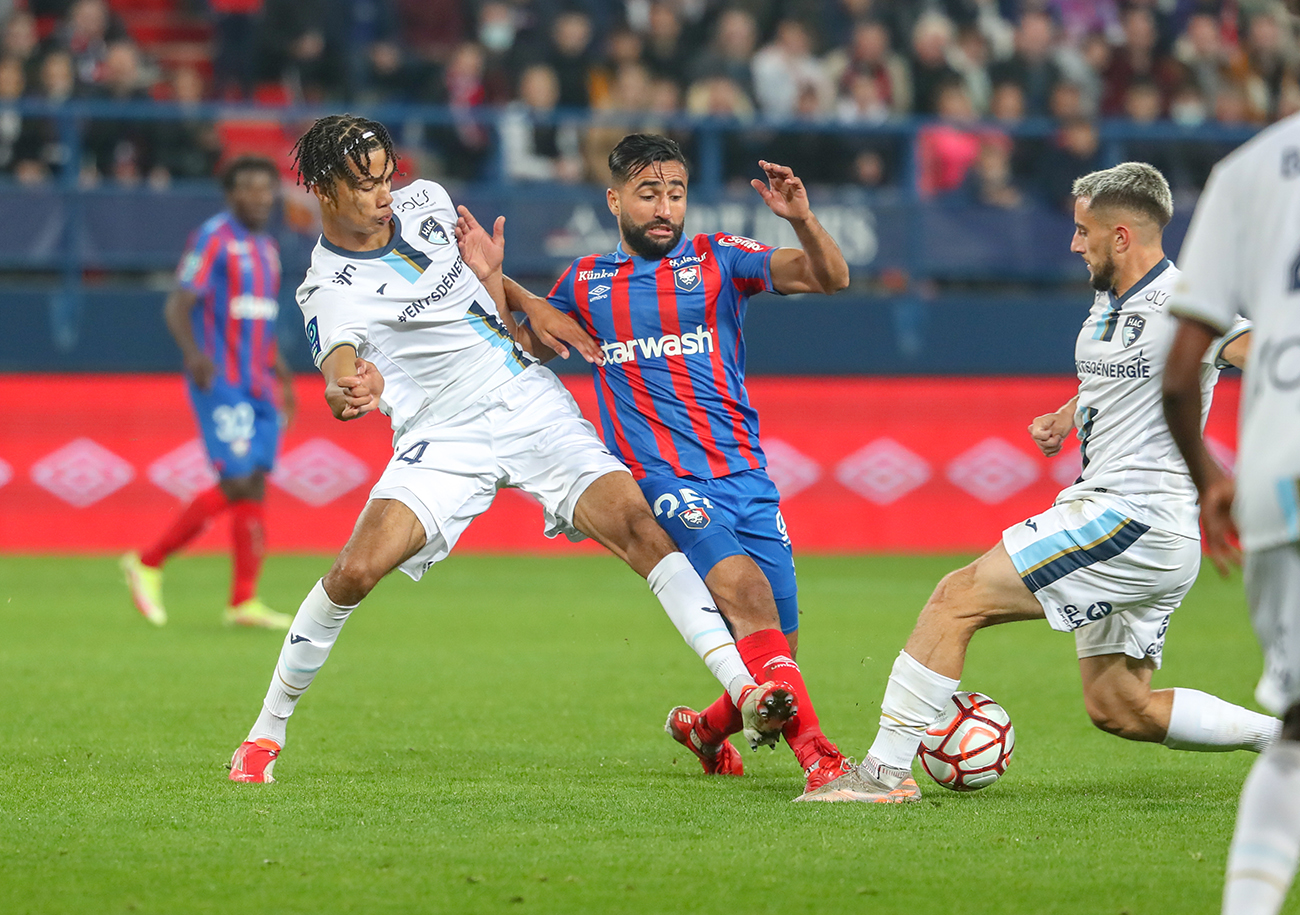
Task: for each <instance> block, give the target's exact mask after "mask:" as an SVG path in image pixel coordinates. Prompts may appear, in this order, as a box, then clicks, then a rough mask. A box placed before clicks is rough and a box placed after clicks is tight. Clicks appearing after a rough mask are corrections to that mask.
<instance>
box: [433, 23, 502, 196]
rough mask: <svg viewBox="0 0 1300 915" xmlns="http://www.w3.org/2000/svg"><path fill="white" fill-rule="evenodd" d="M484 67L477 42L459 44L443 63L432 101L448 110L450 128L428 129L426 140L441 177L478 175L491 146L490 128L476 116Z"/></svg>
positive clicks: (481, 97) (483, 92)
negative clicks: (438, 160) (436, 154)
mask: <svg viewBox="0 0 1300 915" xmlns="http://www.w3.org/2000/svg"><path fill="white" fill-rule="evenodd" d="M484 64H485V58H484V54H483V49H482V48H481V47H480V46H479V45H478V43H477V42H473V41H466V42H464V43H463V44H461V46H460V47H458V48H456V50H455V51H454V52H453V53H452V55H451V59H450V60H448V61H447V66H446V68H445V69H444V70H443V72H442V79H441V80H440V81H439V83H438V84H437V85H436V86H435V91H436V92H437V95H436V97H435V98H434V99H432V101H434V102H435V103H436V104H442V105H446V106H447V107H448V108H450V109H451V115H452V125H451V126H450V127H444V126H438V127H433V128H431V129H430V130H429V132H428V139H430V140H431V141H432V143H433V145H434V146H436V147H437V148H438V150H439V152H440V153H441V162H442V171H443V174H445V175H446V176H447V177H449V178H453V179H456V180H460V181H472V180H474V179H476V178H478V177H480V176H481V173H482V170H483V164H484V163H485V162H486V160H487V155H488V152H489V149H490V145H491V137H492V134H491V129H490V128H489V127H488V126H487V125H486V124H483V123H480V122H479V120H478V117H477V116H478V114H479V113H481V111H482V108H483V105H484V103H485V102H486V99H487V92H486V90H485V89H484V86H483V74H484Z"/></svg>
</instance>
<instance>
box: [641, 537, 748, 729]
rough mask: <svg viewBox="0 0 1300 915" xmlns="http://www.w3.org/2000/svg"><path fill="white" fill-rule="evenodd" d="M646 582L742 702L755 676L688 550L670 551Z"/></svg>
mask: <svg viewBox="0 0 1300 915" xmlns="http://www.w3.org/2000/svg"><path fill="white" fill-rule="evenodd" d="M646 582H647V583H648V584H649V585H650V590H651V591H653V592H654V595H655V597H657V598H659V603H661V604H663V607H664V612H665V613H667V614H668V618H669V619H670V620H672V621H673V625H674V626H676V627H677V631H678V632H680V633H681V634H682V638H684V639H685V640H686V644H687V645H690V646H691V648H692V649H693V650H694V651H695V653H696V654H697V655H699V656H700V659H701V660H702V661H704V665H705V666H706V667H708V668H709V673H711V674H713V676H715V677H717V678H718V681H719V682H721V683H722V685H723V687H724V688H725V689H726V690H727V695H729V696H731V701H732V702H734V703H736V705H737V706H739V705H740V694H741V691H743V690H744V689H745V687H747V686H753V685H754V678H753V677H751V676H750V675H749V671H748V670H746V668H745V662H744V661H742V660H741V658H740V652H739V651H737V650H736V642H735V640H734V639H733V638H732V637H731V633H730V632H728V631H727V624H726V622H725V621H724V620H723V618H722V614H721V613H719V612H718V605H717V604H716V603H715V602H714V600H713V595H712V594H710V593H709V589H708V588H707V587H706V586H705V584H704V579H702V578H700V576H699V573H698V572H696V571H695V569H694V568H693V567H692V566H691V563H690V560H688V559H687V558H686V554H685V553H669V554H668V555H667V556H665V557H664V558H663V559H661V560H659V564H658V565H656V566H655V567H654V568H653V569H651V570H650V574H649V575H647V576H646Z"/></svg>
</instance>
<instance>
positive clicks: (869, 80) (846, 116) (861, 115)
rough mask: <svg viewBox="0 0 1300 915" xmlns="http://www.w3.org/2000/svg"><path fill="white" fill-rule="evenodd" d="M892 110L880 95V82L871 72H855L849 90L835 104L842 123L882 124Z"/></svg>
mask: <svg viewBox="0 0 1300 915" xmlns="http://www.w3.org/2000/svg"><path fill="white" fill-rule="evenodd" d="M891 114H892V112H891V111H890V110H889V106H888V105H887V104H885V100H884V99H883V98H881V97H880V84H879V83H878V82H877V81H876V79H875V78H874V77H873V76H872V75H871V74H870V73H854V74H853V77H852V80H851V81H850V83H849V86H848V91H847V92H846V93H843V94H841V95H840V98H839V100H838V102H837V103H836V106H835V116H836V119H837V120H838V121H839V122H840V123H841V124H882V123H884V122H885V121H887V120H889V117H890V115H891Z"/></svg>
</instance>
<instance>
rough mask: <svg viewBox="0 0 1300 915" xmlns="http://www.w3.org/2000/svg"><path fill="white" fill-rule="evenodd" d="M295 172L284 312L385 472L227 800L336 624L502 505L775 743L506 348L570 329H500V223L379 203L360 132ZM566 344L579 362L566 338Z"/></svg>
mask: <svg viewBox="0 0 1300 915" xmlns="http://www.w3.org/2000/svg"><path fill="white" fill-rule="evenodd" d="M296 152H297V154H298V168H299V176H300V179H301V181H302V182H303V183H304V184H306V185H307V186H308V187H309V188H310V189H311V191H312V192H313V193H315V195H316V196H317V198H318V199H319V201H320V204H321V217H322V228H323V233H322V236H321V239H320V241H319V243H318V244H317V246H316V249H315V251H313V253H312V263H311V268H310V269H309V270H308V272H307V277H306V279H305V280H304V281H303V283H302V285H301V286H300V287H299V289H298V293H297V299H298V304H299V306H300V308H301V309H302V312H303V318H304V320H305V322H306V332H307V340H308V343H309V345H310V347H311V352H312V356H313V358H314V359H315V361H316V364H317V366H318V367H319V368H320V370H321V372H322V373H323V374H324V376H325V379H326V387H325V399H326V401H327V402H328V403H329V406H330V409H331V410H332V411H333V413H334V416H335V417H336V418H338V419H341V420H351V419H356V418H358V417H361V416H364V415H365V414H367V413H369V412H372V411H374V410H376V409H377V410H379V411H380V412H382V413H384V414H386V415H387V416H388V417H389V419H390V420H391V422H392V426H393V458H392V460H391V461H390V462H389V464H388V467H387V468H386V469H385V470H384V473H383V475H382V476H381V477H380V478H379V481H378V482H377V483H376V484H375V486H374V488H373V489H372V490H371V493H370V500H369V501H368V502H367V503H366V507H365V509H364V510H363V511H362V513H361V516H360V518H359V519H358V520H357V524H356V528H355V529H354V530H353V532H352V536H351V537H350V538H349V540H348V542H347V544H346V545H345V546H344V547H343V550H342V552H340V553H339V555H338V558H337V559H336V560H335V561H334V564H333V566H332V567H331V568H330V570H329V572H328V573H327V574H326V575H325V577H324V578H323V579H321V580H320V581H318V582H317V583H316V586H315V587H314V588H312V590H311V592H310V593H309V594H308V595H307V598H306V599H305V600H304V601H303V603H302V606H301V607H300V608H299V610H298V613H297V615H296V616H295V617H294V619H293V623H292V624H291V626H290V628H289V633H288V635H287V636H286V637H285V640H284V645H283V647H282V648H281V651H280V657H279V659H278V661H277V663H276V666H275V672H274V674H273V676H272V678H271V685H270V687H269V689H268V690H267V694H266V699H265V700H264V702H263V707H262V711H261V714H260V715H259V716H258V718H257V720H256V722H255V723H254V724H253V727H252V729H251V731H250V732H249V734H248V738H247V739H246V740H245V741H244V742H243V743H242V744H241V745H240V746H239V748H238V749H237V750H236V751H235V754H234V758H233V759H232V761H231V769H230V778H231V780H233V781H239V782H270V781H273V778H272V777H271V772H272V768H273V766H274V764H275V761H276V759H277V758H278V756H279V754H280V751H281V749H282V748H283V746H284V741H285V732H286V725H287V721H288V718H289V716H290V714H292V712H293V710H294V707H295V705H296V704H297V701H298V698H299V697H300V696H301V695H302V694H303V692H305V691H306V689H307V687H308V686H310V685H311V682H312V680H313V679H314V677H315V676H316V673H317V672H318V671H319V670H320V668H321V667H322V665H323V664H324V663H325V660H326V658H327V657H328V656H329V653H330V649H331V648H332V647H333V645H334V642H335V640H336V639H337V638H338V634H339V631H340V629H341V628H342V626H343V623H344V622H345V621H346V620H347V618H348V616H349V615H350V614H351V613H352V611H353V610H355V609H356V607H357V606H358V605H359V604H360V602H361V600H362V599H363V598H364V597H365V596H366V595H367V594H368V593H370V590H371V589H372V588H373V587H374V586H375V584H376V583H377V582H378V581H379V580H380V579H381V578H383V577H384V576H385V575H387V574H388V573H389V572H391V571H392V570H393V569H395V568H400V569H401V570H402V571H403V572H405V573H406V574H407V575H409V576H410V577H411V578H413V579H416V580H419V579H420V577H421V576H422V575H423V574H424V573H425V572H427V571H428V570H429V568H430V567H431V566H432V565H433V564H434V563H436V562H438V561H439V560H441V559H443V558H445V557H446V556H447V554H448V553H449V552H450V551H451V549H452V547H454V546H455V544H456V541H457V539H458V538H459V537H460V534H461V533H462V532H463V531H464V530H465V528H466V527H467V526H468V525H469V523H470V522H471V521H472V520H473V519H474V518H476V517H477V516H478V515H480V514H482V513H483V512H484V511H486V510H487V508H488V506H489V505H491V503H492V499H493V497H494V496H495V494H496V492H497V490H498V489H500V488H502V487H507V486H510V487H518V488H519V489H522V490H524V491H525V492H528V493H530V494H532V495H533V496H535V497H536V498H537V499H538V501H540V502H541V504H542V506H543V508H544V510H545V517H546V524H547V533H548V535H550V536H554V535H555V534H557V533H565V534H567V535H569V536H570V537H573V538H577V537H580V536H584V535H585V536H589V537H592V538H593V539H595V540H597V541H599V542H600V543H601V544H603V545H604V546H606V547H608V548H609V549H610V550H611V551H612V552H613V553H614V554H615V555H617V556H618V557H619V558H621V559H623V560H624V561H625V562H627V564H628V565H630V566H631V567H632V568H633V569H634V570H635V571H636V572H637V573H638V574H640V575H641V576H643V577H645V578H646V579H647V580H648V582H649V584H650V587H651V590H652V591H653V592H654V593H655V596H656V597H658V599H659V601H660V603H661V604H662V605H663V607H664V610H665V611H666V612H667V614H668V616H669V618H670V619H671V620H672V621H673V623H674V625H675V626H676V627H677V629H678V631H679V632H681V634H682V636H683V637H684V638H685V639H686V641H687V643H688V644H689V645H690V646H691V647H692V648H693V649H694V650H695V651H696V652H697V653H698V654H699V655H700V657H701V658H702V659H703V660H704V662H705V664H706V665H707V666H708V668H709V670H710V672H712V673H713V674H714V675H715V676H716V677H717V678H718V679H719V681H720V682H721V683H722V684H723V686H724V687H725V688H726V689H727V690H728V692H729V693H730V694H732V695H733V697H734V699H735V701H736V704H737V706H738V707H740V708H741V712H742V715H743V716H744V717H745V718H746V736H747V737H748V738H749V740H750V743H751V745H757V744H759V743H765V744H772V743H775V741H776V738H777V737H778V736H779V734H780V732H781V727H782V725H784V723H785V721H786V720H788V718H789V717H790V716H791V715H793V714H794V712H795V708H794V700H793V695H792V693H791V692H790V690H789V688H788V687H787V685H785V684H781V683H773V682H769V683H766V684H764V685H763V686H761V687H760V686H758V685H757V684H755V682H754V680H753V678H752V677H751V676H750V674H749V672H748V671H747V670H746V669H745V665H744V663H743V661H742V660H741V658H740V655H739V653H738V652H737V650H736V646H735V642H734V641H733V640H732V638H731V635H730V633H729V632H728V631H727V629H726V626H725V625H724V624H723V622H722V618H721V616H720V615H719V613H718V610H717V607H716V605H715V604H714V601H713V599H712V597H711V596H710V594H709V591H708V588H706V587H705V585H704V582H703V581H702V580H701V579H700V577H699V575H698V574H697V573H696V572H695V570H694V569H693V568H692V567H691V565H690V562H689V561H687V559H686V557H685V556H684V555H683V554H682V553H681V552H679V551H678V550H677V547H676V546H675V545H674V544H673V541H672V540H671V539H670V538H669V536H668V535H667V534H666V533H665V532H664V531H663V530H662V529H661V528H660V527H659V525H658V523H657V522H656V521H655V518H654V515H653V514H652V513H651V512H650V509H649V507H648V506H647V505H646V502H645V498H644V497H643V496H642V495H641V491H640V489H638V488H637V485H636V483H635V482H633V479H632V475H631V474H630V473H629V472H628V470H627V468H626V467H624V466H623V464H622V463H620V462H619V461H618V460H617V459H615V458H614V457H613V456H612V455H610V453H609V451H608V450H606V448H605V446H604V445H603V444H602V443H601V441H600V439H599V438H598V437H597V435H596V433H595V430H594V429H593V428H592V426H591V425H590V423H588V422H586V420H584V419H583V418H582V416H581V414H580V413H579V412H578V408H577V405H576V404H575V403H574V401H573V398H572V397H570V396H569V394H568V392H567V391H566V390H565V389H564V387H563V385H561V384H560V382H559V381H558V380H557V379H556V377H555V376H554V375H553V374H552V373H551V372H550V371H549V370H547V369H545V368H543V367H541V366H540V365H538V364H537V361H536V360H535V359H533V358H532V357H531V356H529V355H528V354H527V353H525V352H524V351H523V350H522V349H521V348H520V347H519V346H518V345H517V344H516V342H515V339H514V334H515V333H521V334H522V335H523V337H524V339H526V340H527V341H528V342H529V344H530V346H539V345H545V346H548V347H550V348H551V349H563V348H564V346H563V342H562V341H563V340H564V339H565V333H566V331H567V329H568V325H567V324H566V323H565V322H566V321H568V319H567V318H565V317H564V316H562V315H559V313H558V312H556V313H554V314H551V313H550V312H551V311H553V310H550V309H548V311H547V312H545V313H539V314H538V315H536V316H530V317H535V320H534V324H533V326H532V327H531V328H526V329H524V330H523V331H520V329H519V328H517V327H516V326H514V322H513V319H512V317H511V316H510V313H509V312H508V311H507V310H506V309H505V308H504V302H505V296H504V288H503V285H502V278H501V269H500V268H501V263H500V255H501V253H502V250H503V241H502V233H501V224H500V222H498V225H497V232H496V238H495V242H496V243H495V244H491V243H488V244H483V243H478V244H473V245H470V244H466V246H465V248H464V249H462V247H461V246H460V245H458V239H457V237H456V223H457V214H456V211H455V209H454V208H453V206H452V203H451V199H450V198H449V197H448V196H447V192H446V191H445V190H443V188H442V187H441V186H440V185H437V184H435V183H433V182H431V181H416V182H413V183H412V184H411V185H409V186H408V187H406V188H403V189H402V190H399V191H393V190H392V179H393V174H394V173H395V171H396V167H397V157H396V154H395V153H394V151H393V145H392V140H391V138H390V137H389V135H388V131H387V130H386V129H385V128H384V126H383V125H382V124H379V123H377V122H375V121H369V120H366V119H364V118H357V117H352V116H350V115H333V116H330V117H326V118H321V119H320V120H318V121H316V123H315V124H313V125H312V127H311V128H310V129H309V130H308V131H307V132H306V133H305V134H304V135H303V137H302V138H301V139H300V140H299V142H298V145H297V147H296ZM480 277H482V279H480ZM485 284H486V285H485ZM546 326H549V327H551V328H555V329H556V330H557V335H556V336H551V335H550V334H549V332H548V331H547V330H546ZM574 329H576V325H575V326H574ZM569 340H570V342H572V343H573V344H574V345H575V346H580V347H581V346H584V345H586V346H588V347H589V348H590V349H592V350H594V344H591V343H590V341H586V339H585V335H582V334H581V332H580V331H579V332H578V333H577V334H571V335H570V338H569Z"/></svg>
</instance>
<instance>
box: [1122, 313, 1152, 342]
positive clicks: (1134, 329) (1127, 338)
mask: <svg viewBox="0 0 1300 915" xmlns="http://www.w3.org/2000/svg"><path fill="white" fill-rule="evenodd" d="M1146 326H1147V319H1146V318H1144V317H1142V316H1141V315H1129V316H1128V317H1127V318H1125V319H1124V329H1123V330H1122V331H1121V332H1120V336H1121V337H1122V338H1123V340H1124V345H1125V346H1132V345H1133V344H1134V343H1136V342H1137V339H1138V337H1140V336H1142V331H1143V330H1144V329H1146Z"/></svg>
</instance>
